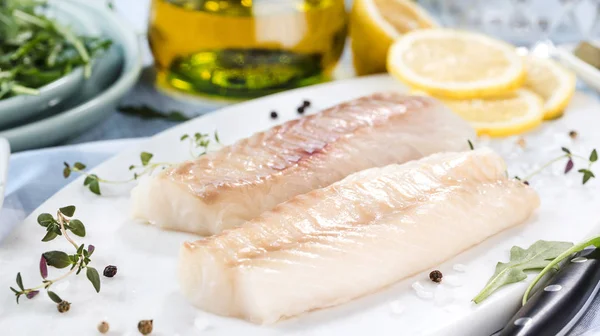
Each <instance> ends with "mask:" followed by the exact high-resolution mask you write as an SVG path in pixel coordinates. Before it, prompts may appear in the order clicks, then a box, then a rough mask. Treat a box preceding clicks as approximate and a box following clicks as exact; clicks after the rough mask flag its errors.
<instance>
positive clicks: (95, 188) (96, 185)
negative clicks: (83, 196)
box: [89, 179, 102, 195]
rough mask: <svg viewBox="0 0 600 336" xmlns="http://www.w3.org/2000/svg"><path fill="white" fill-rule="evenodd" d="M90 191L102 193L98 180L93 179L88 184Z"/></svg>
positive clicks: (97, 193)
mask: <svg viewBox="0 0 600 336" xmlns="http://www.w3.org/2000/svg"><path fill="white" fill-rule="evenodd" d="M89 188H90V191H91V192H93V193H94V194H96V195H101V194H102V193H101V192H100V182H98V180H97V179H96V180H94V181H92V182H91V183H90V185H89Z"/></svg>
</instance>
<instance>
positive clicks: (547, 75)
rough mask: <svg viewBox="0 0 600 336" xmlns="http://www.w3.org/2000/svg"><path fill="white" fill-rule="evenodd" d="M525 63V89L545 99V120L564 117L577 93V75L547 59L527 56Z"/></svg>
mask: <svg viewBox="0 0 600 336" xmlns="http://www.w3.org/2000/svg"><path fill="white" fill-rule="evenodd" d="M525 63H526V67H527V80H526V81H525V87H526V88H528V89H529V90H531V91H533V92H535V93H537V94H538V95H540V96H541V97H542V99H544V119H546V120H548V119H555V118H558V117H560V116H562V115H563V112H564V110H565V108H566V107H567V105H568V104H569V101H571V97H573V93H574V92H575V75H574V74H573V73H572V72H570V71H569V70H567V69H565V68H563V67H562V66H561V65H560V64H558V63H556V62H555V61H553V60H550V59H546V58H540V57H535V56H527V57H526V58H525Z"/></svg>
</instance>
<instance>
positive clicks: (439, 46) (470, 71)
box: [387, 29, 525, 99]
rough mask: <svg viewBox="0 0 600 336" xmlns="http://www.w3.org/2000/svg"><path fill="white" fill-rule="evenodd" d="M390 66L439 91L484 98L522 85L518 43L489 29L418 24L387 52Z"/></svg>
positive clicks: (399, 74) (396, 74)
mask: <svg viewBox="0 0 600 336" xmlns="http://www.w3.org/2000/svg"><path fill="white" fill-rule="evenodd" d="M387 69H388V71H389V72H390V73H391V74H392V75H393V76H394V77H396V78H397V79H399V80H401V81H402V82H405V83H406V84H408V85H410V86H412V87H414V88H416V89H419V90H422V91H425V92H429V93H431V94H433V95H435V96H444V97H449V98H458V99H464V98H480V97H488V96H494V95H499V94H503V93H506V92H509V91H512V90H514V89H517V88H519V87H520V86H521V85H522V84H523V83H524V81H525V65H524V62H523V60H522V58H521V56H519V55H518V54H517V53H516V51H515V48H514V47H513V46H511V45H509V44H506V43H504V42H502V41H499V40H496V39H493V38H491V37H487V36H485V35H481V34H477V33H471V32H465V31H459V30H451V29H426V30H415V31H412V32H410V33H407V34H406V35H404V36H402V37H400V38H399V39H398V40H396V42H394V44H392V46H391V47H390V50H389V52H388V60H387Z"/></svg>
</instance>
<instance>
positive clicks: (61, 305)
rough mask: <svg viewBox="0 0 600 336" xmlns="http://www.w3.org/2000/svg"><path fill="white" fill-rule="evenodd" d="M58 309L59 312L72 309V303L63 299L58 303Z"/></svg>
mask: <svg viewBox="0 0 600 336" xmlns="http://www.w3.org/2000/svg"><path fill="white" fill-rule="evenodd" d="M56 309H58V312H59V313H66V312H68V311H69V309H71V304H70V303H69V302H67V301H61V302H60V303H59V304H57V305H56Z"/></svg>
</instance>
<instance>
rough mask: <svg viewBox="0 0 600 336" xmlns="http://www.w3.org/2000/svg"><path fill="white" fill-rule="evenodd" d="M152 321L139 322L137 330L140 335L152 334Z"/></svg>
mask: <svg viewBox="0 0 600 336" xmlns="http://www.w3.org/2000/svg"><path fill="white" fill-rule="evenodd" d="M152 328H153V326H152V320H141V321H140V322H138V330H139V331H140V333H141V334H142V335H148V334H149V333H151V332H152Z"/></svg>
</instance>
